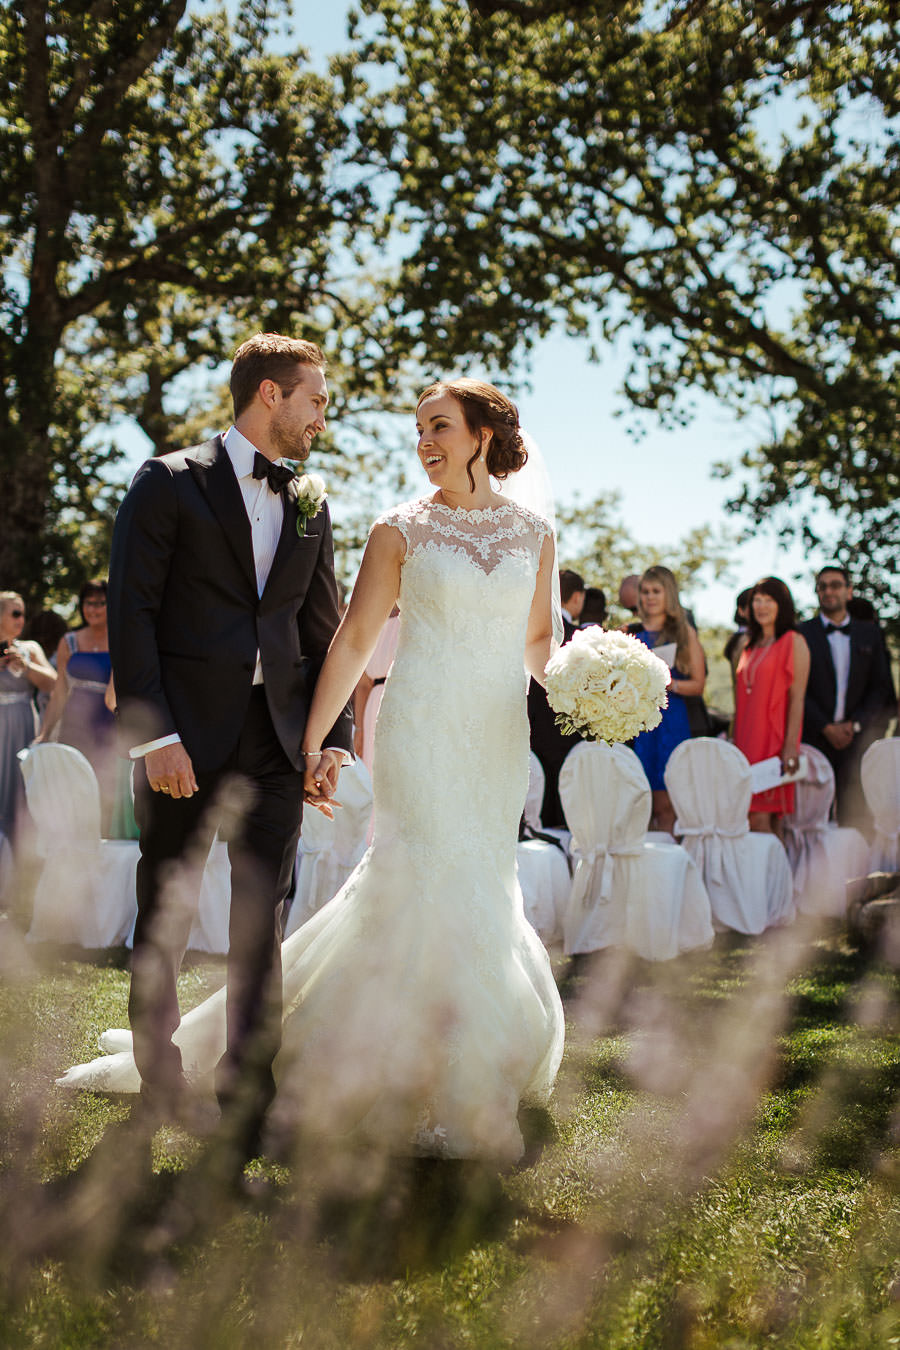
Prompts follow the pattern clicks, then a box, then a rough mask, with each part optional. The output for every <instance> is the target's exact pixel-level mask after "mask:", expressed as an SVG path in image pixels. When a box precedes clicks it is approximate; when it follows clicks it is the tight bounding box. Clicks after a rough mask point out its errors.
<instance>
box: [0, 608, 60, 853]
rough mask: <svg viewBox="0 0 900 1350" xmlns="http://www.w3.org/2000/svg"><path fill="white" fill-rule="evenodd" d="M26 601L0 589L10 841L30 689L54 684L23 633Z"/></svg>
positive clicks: (0, 739) (0, 737)
mask: <svg viewBox="0 0 900 1350" xmlns="http://www.w3.org/2000/svg"><path fill="white" fill-rule="evenodd" d="M24 627H25V604H24V602H23V600H22V597H21V595H19V593H18V592H17V591H0V831H2V833H3V834H4V835H5V836H6V838H7V839H9V840H10V841H11V842H12V841H13V840H14V837H15V823H16V815H17V813H18V812H19V810H20V809H21V807H22V804H23V802H24V800H25V793H24V788H23V784H22V775H21V773H20V772H19V762H18V760H17V758H16V756H17V755H18V753H19V751H20V750H24V749H25V747H26V746H27V745H30V744H31V742H32V741H33V740H34V734H35V731H36V730H37V719H36V714H35V706H34V694H35V690H37V689H44V690H49V689H52V688H53V686H54V685H55V684H56V671H55V670H54V669H53V667H52V666H51V664H50V662H49V661H48V660H47V658H46V656H45V655H44V653H43V651H42V650H41V647H40V645H39V644H38V643H37V642H30V641H28V640H27V639H24V638H23V637H22V629H23V628H24Z"/></svg>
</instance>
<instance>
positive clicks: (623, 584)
mask: <svg viewBox="0 0 900 1350" xmlns="http://www.w3.org/2000/svg"><path fill="white" fill-rule="evenodd" d="M619 604H620V605H621V607H622V609H627V610H628V612H629V613H630V614H631V615H632V617H633V618H634V619H636V620H637V619H638V611H639V609H640V605H641V579H640V577H639V576H638V574H637V572H630V573H629V574H628V576H627V577H623V578H622V580H621V581H620V582H619Z"/></svg>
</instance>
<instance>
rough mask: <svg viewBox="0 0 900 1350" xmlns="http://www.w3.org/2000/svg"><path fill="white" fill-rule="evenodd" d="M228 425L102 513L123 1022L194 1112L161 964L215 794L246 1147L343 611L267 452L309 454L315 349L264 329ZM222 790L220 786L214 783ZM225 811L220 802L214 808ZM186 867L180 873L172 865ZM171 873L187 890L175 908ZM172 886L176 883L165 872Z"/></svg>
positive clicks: (172, 987) (239, 1110) (172, 954)
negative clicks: (107, 534) (131, 776)
mask: <svg viewBox="0 0 900 1350" xmlns="http://www.w3.org/2000/svg"><path fill="white" fill-rule="evenodd" d="M231 395H232V400H233V403H234V426H233V427H231V428H230V429H229V431H228V432H227V433H226V434H225V435H224V436H222V435H220V436H216V437H214V439H213V440H211V441H207V442H206V444H205V445H200V446H194V447H193V448H192V449H189V450H182V451H177V452H175V453H172V454H168V455H163V456H161V457H160V458H158V459H152V460H148V461H147V462H146V463H145V464H143V465H142V466H141V468H140V469H139V470H138V472H137V474H136V476H135V479H134V481H133V483H132V485H131V487H130V489H129V491H128V493H127V495H126V496H125V499H124V501H123V502H122V505H121V508H120V510H119V513H118V516H117V518H116V526H115V532H114V535H113V544H112V555H111V559H110V569H109V646H110V652H111V655H112V665H113V676H114V681H115V688H116V695H117V699H118V706H119V718H120V722H121V725H122V727H123V730H124V734H125V736H126V738H127V744H128V746H129V752H130V755H131V757H132V759H134V760H135V761H137V762H136V764H135V810H136V815H137V819H138V824H139V826H140V832H141V838H140V847H141V858H140V862H139V864H138V872H137V901H138V917H137V923H136V925H135V932H134V957H133V964H132V980H131V996H130V1002H129V1016H130V1019H131V1026H132V1031H133V1035H134V1057H135V1061H136V1063H137V1067H138V1070H139V1072H140V1074H141V1080H142V1088H141V1093H142V1097H143V1099H144V1103H145V1105H146V1107H147V1108H148V1112H149V1114H150V1118H151V1119H152V1120H154V1121H156V1120H162V1119H176V1120H181V1121H183V1122H185V1123H188V1124H190V1123H191V1121H192V1119H196V1113H197V1109H198V1107H197V1103H196V1100H195V1099H194V1098H193V1096H192V1094H191V1092H190V1091H189V1089H188V1087H187V1083H186V1080H185V1077H184V1072H183V1067H182V1061H181V1053H180V1051H179V1049H178V1048H177V1046H175V1045H174V1044H173V1043H172V1033H173V1032H174V1031H175V1029H176V1027H177V1026H178V1023H179V1008H178V999H177V995H176V983H175V981H176V977H177V975H178V971H179V968H180V965H181V960H182V956H183V954H184V950H185V948H186V946H187V941H188V936H189V934H190V929H191V923H192V919H193V915H194V912H195V910H196V903H197V894H198V892H199V884H200V874H201V872H202V867H203V864H204V862H205V860H206V856H207V854H208V852H209V848H210V844H211V842H212V839H213V836H214V833H215V830H216V828H217V826H218V825H219V823H220V821H219V812H218V810H217V808H218V807H219V806H220V805H221V803H222V799H223V796H224V798H225V799H226V800H228V799H229V798H230V800H231V802H232V806H233V802H234V799H235V794H237V796H238V798H239V799H240V803H241V809H240V811H239V812H237V817H236V821H234V822H233V823H232V824H231V825H230V828H229V830H228V853H229V859H230V862H231V879H232V895H231V918H230V931H229V953H228V981H227V997H226V1023H227V1045H226V1049H225V1053H224V1055H223V1057H222V1058H221V1060H220V1061H219V1064H218V1068H217V1071H216V1091H217V1095H218V1097H219V1102H220V1105H221V1107H222V1111H223V1118H225V1117H227V1115H228V1113H229V1112H230V1113H231V1117H232V1119H233V1120H234V1121H235V1122H237V1123H236V1125H235V1130H236V1131H238V1132H239V1139H238V1142H239V1146H240V1147H241V1148H242V1151H243V1152H245V1153H247V1154H248V1155H249V1154H252V1152H253V1151H254V1149H255V1146H256V1144H257V1143H258V1135H259V1131H260V1129H261V1126H262V1121H263V1118H264V1116H265V1112H266V1109H267V1107H268V1106H269V1104H270V1102H271V1100H272V1097H273V1096H274V1092H275V1084H274V1078H273V1075H272V1062H273V1060H274V1057H275V1055H276V1053H277V1051H278V1048H279V1045H280V1040H281V957H280V932H281V929H280V916H281V908H282V904H283V902H284V899H285V897H286V895H287V893H288V889H289V887H290V883H291V874H292V867H293V861H294V856H295V851H296V847H297V839H298V836H299V831H300V814H301V807H302V781H303V756H302V755H301V752H300V743H301V737H302V734H303V728H304V723H305V720H306V713H307V709H308V707H309V703H310V700H311V698H312V691H313V686H314V685H315V681H316V676H317V673H318V670H319V667H320V666H321V663H322V661H323V659H324V656H325V653H326V651H327V648H328V644H329V642H330V640H331V637H332V635H333V633H334V630H335V628H336V627H337V623H338V617H339V616H338V605H337V589H336V586H335V579H334V559H333V550H332V537H331V523H330V520H329V515H328V508H327V506H326V505H325V504H324V502H323V503H322V504H321V506H320V507H319V509H318V510H317V511H316V512H315V513H314V514H312V515H308V511H309V510H310V509H314V508H315V506H316V503H315V502H313V503H311V505H310V507H309V508H307V505H306V502H305V500H304V496H303V494H300V493H298V483H297V480H296V479H295V477H294V476H293V474H292V472H291V471H290V470H289V469H288V468H286V467H285V466H283V465H282V464H281V457H282V456H288V457H290V458H292V459H299V460H304V459H306V457H307V455H308V454H309V450H310V446H311V444H312V441H313V438H314V437H315V436H316V434H317V433H318V432H320V431H323V430H324V428H325V408H326V405H327V402H328V390H327V387H326V383H325V374H324V358H323V355H322V352H321V351H320V350H319V348H318V347H316V346H315V345H314V344H313V343H311V342H304V341H300V340H298V339H294V338H288V337H282V336H280V335H278V334H275V333H260V334H257V335H256V336H255V337H253V338H251V339H250V340H249V341H248V342H245V343H244V344H243V346H242V347H240V348H239V349H238V351H237V353H236V355H235V357H234V364H233V366H232V371H231ZM350 744H351V724H350V716H349V712H347V711H346V710H345V712H344V713H343V714H342V716H341V718H340V719H339V721H338V723H337V724H336V726H335V727H334V728H333V730H332V733H331V735H330V736H329V737H328V739H327V740H326V745H327V746H329V747H330V748H329V749H328V750H326V751H325V752H324V755H323V757H322V760H321V761H320V764H319V767H320V769H321V770H322V775H323V777H328V778H329V781H330V782H333V781H335V780H336V778H337V771H338V769H339V767H340V764H341V763H342V762H343V760H344V758H345V754H344V752H345V751H347V750H349V748H350ZM223 788H224V790H225V791H224V794H223ZM227 814H228V815H229V816H234V815H235V812H234V811H233V810H230V811H228V812H227ZM190 859H192V860H193V869H192V870H191V868H190V867H189V866H188V865H187V864H188V860H190ZM185 875H187V876H188V877H189V878H190V880H189V881H188V883H187V902H185ZM179 879H180V880H179Z"/></svg>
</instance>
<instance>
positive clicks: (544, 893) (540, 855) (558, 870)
mask: <svg viewBox="0 0 900 1350" xmlns="http://www.w3.org/2000/svg"><path fill="white" fill-rule="evenodd" d="M516 872H517V874H518V878H519V887H520V889H521V891H522V900H523V903H524V907H525V917H526V919H527V920H528V922H529V923H530V924H531V926H532V928H533V929H534V930H535V932H536V933H537V935H538V937H539V938H540V939H541V941H542V942H543V944H544V946H545V947H552V946H553V945H554V943H557V942H560V941H561V940H562V934H563V921H564V919H565V914H566V910H567V908H568V904H569V893H570V891H571V889H572V877H571V875H570V873H569V864H568V862H567V860H566V853H565V850H564V849H562V848H561V847H560V846H559V845H558V844H551V843H548V842H547V840H546V839H520V840H519V843H518V844H517V846H516Z"/></svg>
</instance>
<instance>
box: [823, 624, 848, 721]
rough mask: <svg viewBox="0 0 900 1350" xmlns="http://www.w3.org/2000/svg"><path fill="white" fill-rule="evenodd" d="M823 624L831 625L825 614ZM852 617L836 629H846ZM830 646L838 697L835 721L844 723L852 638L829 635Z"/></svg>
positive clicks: (836, 699) (841, 634) (835, 701)
mask: <svg viewBox="0 0 900 1350" xmlns="http://www.w3.org/2000/svg"><path fill="white" fill-rule="evenodd" d="M819 617H820V619H821V620H822V623H823V624H826V623H831V620H830V619H828V618H826V617H825V615H824V614H820V615H819ZM849 623H850V616H849V615H845V617H844V622H843V623H838V624H835V625H834V626H835V628H846V627H847V625H848V624H849ZM827 637H828V645H829V647H830V648H831V659H832V661H833V662H834V680H835V686H836V690H837V692H836V695H835V700H834V719H833V720H834V721H835V722H843V721H844V718H845V715H846V711H847V682H848V680H849V679H850V636H849V634H844V633H829V634H828V635H827Z"/></svg>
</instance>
